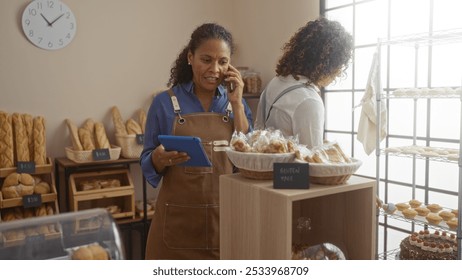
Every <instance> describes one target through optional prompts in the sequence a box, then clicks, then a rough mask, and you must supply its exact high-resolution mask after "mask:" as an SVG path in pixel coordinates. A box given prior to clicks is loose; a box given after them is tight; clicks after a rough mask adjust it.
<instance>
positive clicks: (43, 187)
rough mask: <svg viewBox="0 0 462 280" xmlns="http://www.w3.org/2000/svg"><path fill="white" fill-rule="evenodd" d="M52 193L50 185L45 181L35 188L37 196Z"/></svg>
mask: <svg viewBox="0 0 462 280" xmlns="http://www.w3.org/2000/svg"><path fill="white" fill-rule="evenodd" d="M50 192H51V187H50V184H48V183H47V182H45V181H42V182H40V183H38V184H36V185H35V186H34V193H35V194H47V193H50Z"/></svg>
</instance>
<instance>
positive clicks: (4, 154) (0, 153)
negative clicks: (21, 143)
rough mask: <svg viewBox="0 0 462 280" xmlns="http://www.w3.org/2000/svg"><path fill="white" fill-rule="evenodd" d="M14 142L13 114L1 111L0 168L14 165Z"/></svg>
mask: <svg viewBox="0 0 462 280" xmlns="http://www.w3.org/2000/svg"><path fill="white" fill-rule="evenodd" d="M13 143H14V142H13V126H12V123H11V116H10V115H8V114H7V113H5V112H2V111H0V168H8V167H13V166H14V144H13Z"/></svg>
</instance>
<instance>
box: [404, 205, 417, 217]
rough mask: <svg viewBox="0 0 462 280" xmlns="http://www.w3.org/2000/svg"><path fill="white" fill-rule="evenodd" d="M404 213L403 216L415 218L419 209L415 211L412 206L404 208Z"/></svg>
mask: <svg viewBox="0 0 462 280" xmlns="http://www.w3.org/2000/svg"><path fill="white" fill-rule="evenodd" d="M402 213H403V216H404V217H406V218H408V219H413V218H414V217H415V216H416V215H417V211H415V210H414V209H412V208H408V209H404V210H403V211H402Z"/></svg>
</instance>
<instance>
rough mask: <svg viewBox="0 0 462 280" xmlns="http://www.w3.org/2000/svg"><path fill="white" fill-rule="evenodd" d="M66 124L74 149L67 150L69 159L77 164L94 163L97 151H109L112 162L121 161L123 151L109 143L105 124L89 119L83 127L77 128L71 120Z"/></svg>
mask: <svg viewBox="0 0 462 280" xmlns="http://www.w3.org/2000/svg"><path fill="white" fill-rule="evenodd" d="M66 124H67V127H68V129H69V133H70V136H71V142H72V147H66V148H65V150H66V157H67V158H68V159H70V160H72V161H74V162H77V163H81V162H89V161H93V150H95V149H108V150H109V158H110V160H117V159H119V157H120V150H121V149H120V147H118V146H114V145H111V144H110V143H109V140H108V138H107V134H106V129H105V128H104V124H103V123H101V122H95V121H93V120H92V119H91V118H89V119H87V120H86V121H85V122H84V123H83V125H82V126H81V127H77V125H75V124H74V123H73V122H72V121H71V120H70V119H66Z"/></svg>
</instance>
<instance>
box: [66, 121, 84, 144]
mask: <svg viewBox="0 0 462 280" xmlns="http://www.w3.org/2000/svg"><path fill="white" fill-rule="evenodd" d="M66 124H67V128H68V129H69V134H70V136H71V142H72V148H73V149H74V151H83V147H82V143H80V138H79V132H78V128H77V126H76V125H75V124H74V123H73V122H72V121H71V120H70V119H66Z"/></svg>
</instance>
